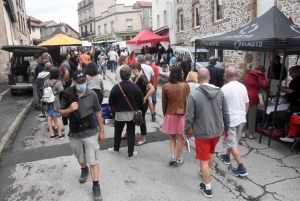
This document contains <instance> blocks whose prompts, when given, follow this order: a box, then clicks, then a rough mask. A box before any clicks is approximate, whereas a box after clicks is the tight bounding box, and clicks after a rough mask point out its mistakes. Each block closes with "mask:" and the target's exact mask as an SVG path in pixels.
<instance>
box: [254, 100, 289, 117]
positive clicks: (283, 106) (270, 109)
mask: <svg viewBox="0 0 300 201" xmlns="http://www.w3.org/2000/svg"><path fill="white" fill-rule="evenodd" d="M288 107H289V104H288V103H284V104H279V105H278V106H277V112H279V111H284V110H287V109H288ZM258 109H260V110H264V109H265V108H264V106H261V105H258ZM274 109H275V103H273V104H269V105H268V107H267V111H266V113H267V115H269V114H270V113H271V112H273V111H274Z"/></svg>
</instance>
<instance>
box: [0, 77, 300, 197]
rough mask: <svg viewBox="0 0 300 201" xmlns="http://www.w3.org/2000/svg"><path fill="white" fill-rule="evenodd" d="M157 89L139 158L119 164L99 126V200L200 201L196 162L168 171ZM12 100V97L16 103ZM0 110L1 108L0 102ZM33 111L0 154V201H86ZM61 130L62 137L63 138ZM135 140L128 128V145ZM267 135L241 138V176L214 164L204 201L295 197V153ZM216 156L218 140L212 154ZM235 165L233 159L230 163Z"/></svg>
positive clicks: (65, 144)
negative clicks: (208, 197)
mask: <svg viewBox="0 0 300 201" xmlns="http://www.w3.org/2000/svg"><path fill="white" fill-rule="evenodd" d="M114 76H115V74H114V73H111V72H108V79H106V80H105V81H104V83H105V86H104V87H105V89H106V92H105V97H106V98H105V99H104V103H105V102H106V101H107V97H108V95H109V90H110V89H111V88H112V86H113V85H114V84H115V81H114ZM161 87H162V85H160V86H159V89H158V103H157V110H156V112H157V121H156V122H151V116H150V114H149V112H148V113H147V115H146V122H147V130H148V135H147V144H145V145H143V146H140V147H135V150H136V151H138V153H139V155H138V157H137V158H135V159H133V160H128V159H127V147H126V140H124V141H123V142H122V148H121V149H120V155H112V154H110V153H108V152H107V148H109V147H112V146H113V133H114V128H113V127H112V126H108V125H106V126H105V127H104V129H105V135H106V139H105V140H104V141H103V142H102V143H101V150H100V151H99V152H98V154H97V156H98V157H99V163H100V185H101V189H102V194H103V200H108V201H118V200H124V201H127V200H128V201H129V200H130V201H135V200H136V201H140V200H145V201H146V200H147V201H148V200H149V201H150V200H172V201H174V200H176V201H177V200H178V201H181V200H205V199H206V198H205V197H204V196H203V195H202V193H200V191H199V190H198V185H199V183H200V182H201V181H202V178H201V176H200V175H199V161H197V160H196V159H195V150H194V149H193V147H194V144H193V142H191V144H192V150H191V153H188V152H187V150H184V152H183V158H184V160H185V162H184V164H183V165H182V166H181V167H179V168H176V167H173V166H169V165H168V160H169V157H170V153H169V141H168V138H169V136H168V135H166V134H163V133H161V132H160V130H161V125H162V122H163V115H162V109H161ZM16 98H17V97H16ZM0 104H1V102H0ZM38 114H39V112H38V111H35V110H30V111H29V113H28V116H27V117H26V118H25V120H24V121H23V123H22V125H21V126H20V129H19V130H18V132H16V133H15V134H14V135H13V136H12V138H11V140H10V142H9V143H8V144H7V146H6V147H5V149H4V150H3V152H2V155H1V156H0V181H1V182H0V201H2V200H5V201H6V200H7V201H15V200H22V201H23V200H28V201H29V200H30V201H31V200H47V201H48V200H53V201H54V200H55V201H69V200H70V201H73V200H78V201H79V200H80V201H85V200H92V191H91V186H92V182H91V178H90V177H89V179H88V181H87V183H85V184H79V182H78V178H79V176H80V167H79V165H78V164H77V161H76V159H75V157H74V156H73V155H72V151H71V148H70V143H69V140H68V138H65V139H63V140H58V139H56V140H50V139H49V133H48V132H47V131H46V122H45V119H39V118H38V117H37V115H38ZM65 128H66V131H65V133H67V132H68V128H67V127H65ZM139 138H140V135H139V129H138V128H136V141H138V140H139ZM267 140H268V138H267V137H263V141H262V143H261V144H259V143H258V138H256V139H253V140H250V139H242V140H241V145H240V151H241V154H242V157H243V163H244V165H245V167H246V168H247V170H248V172H249V175H248V176H247V177H244V178H240V177H234V176H233V175H231V173H230V172H229V169H230V168H229V166H227V165H225V164H224V163H223V162H222V161H221V160H220V159H219V158H217V157H216V158H215V160H214V165H213V168H212V170H211V175H212V181H211V182H212V189H213V198H212V199H211V200H262V201H265V200H266V201H269V200H270V201H273V200H284V201H296V200H299V196H300V185H299V184H300V155H299V154H298V153H296V152H291V149H290V147H288V146H286V145H285V144H282V143H279V142H277V141H272V144H271V146H270V147H268V146H267ZM220 153H224V149H223V148H222V140H220V142H219V144H218V146H217V148H216V155H218V154H220ZM231 164H232V166H233V167H236V163H235V161H234V160H232V162H231Z"/></svg>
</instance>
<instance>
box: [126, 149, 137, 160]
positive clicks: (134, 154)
mask: <svg viewBox="0 0 300 201" xmlns="http://www.w3.org/2000/svg"><path fill="white" fill-rule="evenodd" d="M137 155H138V152H137V151H134V152H133V154H132V156H130V157H128V159H133V158H135V157H137Z"/></svg>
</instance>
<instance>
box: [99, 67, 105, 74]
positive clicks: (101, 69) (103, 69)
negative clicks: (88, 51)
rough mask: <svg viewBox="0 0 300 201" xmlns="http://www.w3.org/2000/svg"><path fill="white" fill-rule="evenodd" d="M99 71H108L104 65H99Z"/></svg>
mask: <svg viewBox="0 0 300 201" xmlns="http://www.w3.org/2000/svg"><path fill="white" fill-rule="evenodd" d="M98 72H99V73H106V66H102V65H100V66H98Z"/></svg>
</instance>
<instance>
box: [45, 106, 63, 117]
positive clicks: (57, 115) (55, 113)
mask: <svg viewBox="0 0 300 201" xmlns="http://www.w3.org/2000/svg"><path fill="white" fill-rule="evenodd" d="M46 115H47V116H56V117H59V116H60V113H59V112H58V111H56V110H54V109H53V108H49V109H48V110H47V111H46Z"/></svg>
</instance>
